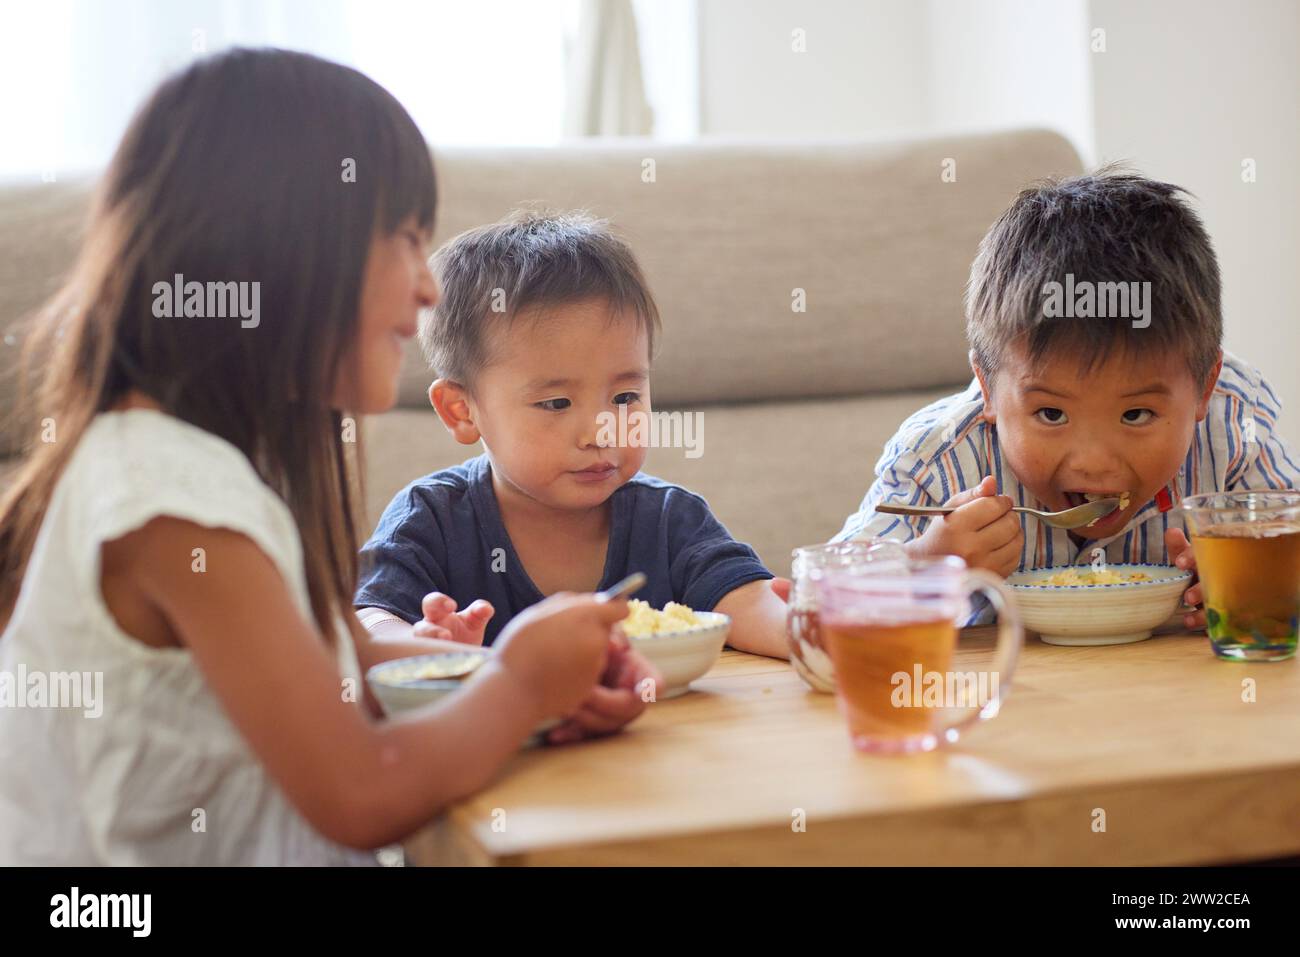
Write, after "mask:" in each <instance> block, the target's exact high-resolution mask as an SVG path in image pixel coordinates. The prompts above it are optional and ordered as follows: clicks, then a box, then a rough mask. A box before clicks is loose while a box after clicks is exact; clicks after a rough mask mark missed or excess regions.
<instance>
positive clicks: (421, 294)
mask: <svg viewBox="0 0 1300 957" xmlns="http://www.w3.org/2000/svg"><path fill="white" fill-rule="evenodd" d="M415 295H416V298H417V299H419V301H420V308H421V309H432V308H433V307H434V306H436V305H437V304H438V300H440V299H441V298H442V290H441V289H439V288H438V280H437V279H435V278H434V275H433V273H432V271H430V269H429V264H428V263H425V264H424V265H422V266H421V267H420V275H419V278H418V281H417V282H416V284H415Z"/></svg>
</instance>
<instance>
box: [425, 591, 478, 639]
mask: <svg viewBox="0 0 1300 957" xmlns="http://www.w3.org/2000/svg"><path fill="white" fill-rule="evenodd" d="M421 608H422V610H423V611H424V620H423V621H417V622H416V623H415V624H414V625H413V626H412V628H411V634H413V635H415V637H417V638H439V639H441V640H443V641H455V642H459V643H460V644H463V645H481V644H483V632H484V630H485V629H486V628H487V624H488V622H489V621H491V620H492V616H493V615H494V614H496V609H495V608H493V607H492V604H491V602H486V601H484V600H483V599H482V598H480V599H479V600H478V601H475V602H472V603H471V604H470V606H469V607H468V608H466V609H465V610H464V611H460V612H458V611H456V602H455V600H454V599H452V598H450V597H448V596H447V595H444V594H443V593H442V592H437V591H433V592H429V594H427V595H425V596H424V601H423V602H421Z"/></svg>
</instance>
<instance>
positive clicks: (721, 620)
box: [628, 611, 731, 700]
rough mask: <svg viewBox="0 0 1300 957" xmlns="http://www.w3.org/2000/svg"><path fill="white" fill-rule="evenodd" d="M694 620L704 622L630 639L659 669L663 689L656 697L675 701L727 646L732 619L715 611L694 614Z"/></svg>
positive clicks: (633, 645)
mask: <svg viewBox="0 0 1300 957" xmlns="http://www.w3.org/2000/svg"><path fill="white" fill-rule="evenodd" d="M695 615H696V617H697V618H699V619H700V620H701V621H703V622H704V624H703V625H699V626H697V627H695V628H683V629H682V630H680V631H666V632H662V633H660V634H658V635H646V636H645V637H644V638H632V637H630V636H629V638H628V640H629V641H630V642H632V647H633V648H634V649H636V650H637V651H638V652H640V653H641V654H643V655H645V657H646V658H648V659H649V660H650V662H651V663H653V664H654V666H655V667H656V668H658V669H659V672H660V674H662V675H663V677H664V687H661V688H659V689H657V690H656V691H655V697H656V698H657V699H659V700H663V699H664V698H676V697H677V696H678V695H683V694H686V692H688V691H690V690H691V689H690V684H691V682H692V681H694V680H695V679H696V678H699V677H701V676H702V675H704V673H705V672H707V671H708V670H709V669H710V668H712V667H713V663H714V662H715V661H717V660H718V656H719V655H721V654H722V646H723V645H725V644H726V643H727V633H728V632H729V631H730V630H731V619H730V618H728V617H727V616H726V615H723V614H719V613H718V612H716V611H697V612H696V613H695Z"/></svg>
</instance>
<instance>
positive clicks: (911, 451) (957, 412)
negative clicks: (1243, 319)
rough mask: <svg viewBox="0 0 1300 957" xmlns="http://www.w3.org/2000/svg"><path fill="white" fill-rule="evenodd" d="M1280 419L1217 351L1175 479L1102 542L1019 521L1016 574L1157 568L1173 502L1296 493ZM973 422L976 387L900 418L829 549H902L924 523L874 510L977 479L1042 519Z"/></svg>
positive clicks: (979, 406) (942, 494)
mask: <svg viewBox="0 0 1300 957" xmlns="http://www.w3.org/2000/svg"><path fill="white" fill-rule="evenodd" d="M1280 411H1281V403H1280V402H1279V401H1278V398H1277V396H1276V395H1275V394H1274V392H1273V390H1272V389H1271V388H1270V387H1269V384H1268V383H1267V382H1266V381H1264V379H1263V377H1262V376H1261V375H1260V373H1259V371H1258V370H1256V369H1255V368H1253V367H1251V366H1250V365H1249V364H1247V363H1246V362H1243V361H1242V360H1241V359H1239V358H1237V357H1235V356H1233V355H1231V354H1230V353H1228V352H1226V351H1225V352H1224V355H1223V368H1222V371H1221V372H1220V374H1219V380H1218V382H1217V383H1216V384H1215V387H1214V393H1213V395H1212V396H1211V398H1210V405H1209V411H1208V414H1207V415H1206V417H1205V419H1204V420H1203V421H1201V422H1198V423H1197V424H1196V433H1195V436H1194V438H1193V439H1192V442H1191V444H1190V447H1189V448H1188V450H1187V457H1186V459H1184V460H1183V464H1182V465H1181V466H1180V467H1179V469H1178V474H1177V475H1174V476H1172V477H1171V478H1170V480H1169V482H1168V484H1167V485H1166V486H1165V487H1164V488H1163V489H1162V490H1161V491H1160V492H1158V493H1157V494H1156V495H1155V497H1154V498H1153V499H1152V500H1151V501H1149V502H1147V503H1146V504H1145V505H1144V506H1142V508H1140V509H1139V510H1138V511H1137V512H1135V513H1134V514H1133V516H1132V517H1131V518H1130V519H1129V521H1128V524H1127V525H1125V526H1124V528H1123V529H1121V530H1120V531H1119V532H1118V533H1117V534H1115V535H1113V536H1111V537H1110V538H1106V539H1099V540H1095V541H1094V540H1088V541H1085V542H1084V543H1082V544H1079V543H1076V542H1075V541H1074V540H1073V539H1072V538H1071V537H1070V535H1069V532H1068V531H1067V530H1066V529H1063V528H1052V527H1050V526H1048V525H1046V524H1044V523H1043V522H1042V521H1040V520H1039V519H1037V518H1035V517H1033V516H1032V515H1023V514H1022V515H1020V516H1019V518H1020V522H1021V526H1022V528H1023V529H1024V533H1025V542H1024V545H1023V547H1022V548H1021V551H1020V566H1019V569H1018V570H1020V571H1023V570H1026V569H1031V568H1045V567H1049V566H1053V565H1087V564H1089V563H1090V562H1091V561H1092V559H1093V551H1094V549H1097V548H1102V549H1104V550H1105V560H1106V562H1107V563H1108V564H1116V563H1119V562H1155V563H1161V564H1163V563H1167V562H1168V561H1169V557H1168V555H1167V554H1166V551H1165V531H1166V530H1167V529H1168V528H1169V527H1170V526H1171V525H1172V526H1173V527H1175V528H1182V527H1183V526H1182V521H1181V519H1180V518H1179V517H1178V515H1177V513H1175V514H1174V515H1173V517H1172V518H1171V515H1170V512H1171V510H1172V509H1173V508H1174V507H1175V506H1177V505H1178V503H1179V502H1180V501H1181V500H1182V498H1183V496H1185V495H1196V494H1198V493H1201V492H1219V491H1233V490H1237V489H1278V488H1300V465H1297V463H1300V456H1297V455H1296V453H1295V451H1294V450H1292V449H1291V448H1290V447H1289V446H1288V445H1287V444H1286V443H1285V442H1284V441H1283V440H1282V439H1281V438H1279V437H1278V436H1277V435H1275V434H1274V428H1275V424H1276V422H1277V418H1278V414H1279V412H1280ZM983 412H984V401H983V397H982V395H981V393H980V387H979V382H978V380H972V381H971V384H970V386H968V387H967V388H966V390H965V391H964V392H960V393H958V394H956V395H950V396H947V397H946V398H943V399H940V400H938V401H937V402H933V403H931V404H930V405H927V406H926V407H925V408H923V409H921V410H920V411H919V412H916V413H915V414H913V415H912V416H911V417H909V418H908V419H907V420H906V421H905V422H904V423H903V424H902V426H901V427H900V428H899V430H898V432H897V434H895V436H894V437H893V438H892V439H890V440H889V442H888V443H886V445H885V451H884V454H883V455H882V456H881V457H880V461H879V462H877V463H876V478H875V481H874V482H873V483H872V485H871V488H870V490H869V491H868V492H867V495H866V498H864V499H863V500H862V504H861V506H859V508H858V510H857V511H856V512H855V513H854V514H852V515H850V516H849V517H848V519H847V520H846V521H845V523H844V527H843V529H841V530H840V532H839V533H838V534H837V535H836V536H835V537H834V538H833V539H832V541H844V540H846V539H850V538H867V537H878V538H892V539H895V540H897V541H904V542H905V541H910V540H911V539H913V538H916V537H917V536H919V535H920V534H921V533H922V532H924V531H925V528H926V525H927V524H928V523H929V522H930V519H927V518H918V517H913V516H905V515H889V514H877V513H876V506H877V505H879V504H880V503H882V502H891V503H895V504H899V505H942V504H943V503H944V502H945V501H947V500H948V499H949V498H950V497H951V496H953V495H955V494H956V493H957V492H960V491H961V490H962V489H965V488H970V487H971V486H974V485H978V484H979V482H980V479H981V478H983V477H984V476H986V475H994V476H996V477H997V485H998V494H999V495H1009V496H1011V498H1012V499H1013V501H1015V503H1016V504H1018V505H1026V506H1029V507H1031V508H1038V509H1044V510H1046V509H1045V507H1044V505H1043V503H1042V502H1040V501H1038V499H1037V498H1036V497H1035V496H1034V495H1033V494H1031V493H1030V492H1029V491H1028V490H1027V489H1026V488H1025V487H1024V486H1023V485H1022V484H1021V483H1020V481H1019V479H1017V478H1016V476H1015V474H1014V473H1013V472H1012V471H1011V469H1010V467H1009V466H1008V465H1007V464H1006V462H1005V461H1004V459H1003V458H1002V453H1001V450H1000V448H999V446H998V435H997V427H996V426H994V425H990V424H988V423H987V422H986V421H985V420H984V417H983Z"/></svg>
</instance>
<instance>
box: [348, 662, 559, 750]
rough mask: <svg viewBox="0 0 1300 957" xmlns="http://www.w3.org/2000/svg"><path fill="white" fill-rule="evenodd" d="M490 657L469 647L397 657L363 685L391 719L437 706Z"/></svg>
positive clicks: (549, 724)
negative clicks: (397, 715)
mask: <svg viewBox="0 0 1300 957" xmlns="http://www.w3.org/2000/svg"><path fill="white" fill-rule="evenodd" d="M490 655H491V652H490V651H488V650H486V649H484V648H471V649H467V650H465V651H450V652H440V653H438V654H433V655H416V656H415V657H412V658H396V659H394V660H392V661H384V662H381V663H380V664H377V665H375V666H374V667H373V668H371V669H370V670H369V671H367V672H366V685H367V686H368V687H369V688H370V692H371V694H373V695H374V696H375V698H376V699H377V700H378V701H379V704H380V707H382V708H383V709H384V714H386V715H388V716H389V717H392V716H393V715H396V714H401V713H402V712H403V711H412V710H414V709H416V708H424V707H427V706H429V705H432V704H436V703H438V702H439V701H443V700H444V699H446V698H448V697H450V696H451V695H453V694H455V693H456V692H457V691H459V690H460V689H461V688H464V687H465V686H466V685H468V684H471V683H472V682H473V681H474V676H475V675H476V674H477V673H478V666H479V665H481V664H482V663H483V662H484V661H486V660H487V659H488V657H489V656H490ZM559 723H560V722H559V721H558V720H556V719H554V718H552V719H549V720H547V721H543V722H542V723H541V724H540V725H538V726H537V730H536V731H534V732H533V735H532V737H530V738H529V739H528V740H527V741H526V742H524V747H533V746H534V745H536V744H539V743H540V742H541V740H542V736H543V735H544V734H545V733H546V732H547V731H549V730H550V729H551V728H553V727H555V726H556V725H557V724H559Z"/></svg>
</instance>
